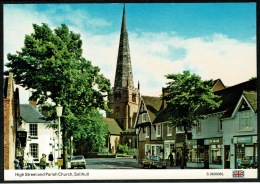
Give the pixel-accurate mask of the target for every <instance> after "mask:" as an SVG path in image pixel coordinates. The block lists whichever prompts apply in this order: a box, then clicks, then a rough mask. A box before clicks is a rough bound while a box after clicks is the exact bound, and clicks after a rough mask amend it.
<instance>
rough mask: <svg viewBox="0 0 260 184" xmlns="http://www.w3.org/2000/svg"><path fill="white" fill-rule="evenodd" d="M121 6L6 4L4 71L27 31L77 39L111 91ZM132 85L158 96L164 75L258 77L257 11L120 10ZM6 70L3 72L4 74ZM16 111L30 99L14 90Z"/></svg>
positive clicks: (155, 6)
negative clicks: (46, 30) (38, 28)
mask: <svg viewBox="0 0 260 184" xmlns="http://www.w3.org/2000/svg"><path fill="white" fill-rule="evenodd" d="M123 6H124V4H120V3H103V4H101V3H100V4H99V3H90V4H86V3H78V4H65V3H61V4H4V13H3V17H4V18H3V23H4V63H7V62H8V60H7V58H6V55H7V53H11V54H14V53H16V51H21V48H22V47H23V42H24V38H25V35H30V34H31V33H33V27H32V24H38V25H41V24H42V23H47V24H48V25H49V27H50V28H51V29H52V30H54V29H55V28H57V27H59V26H61V24H63V23H65V24H66V25H67V26H68V27H69V29H70V30H71V31H73V32H74V33H79V34H80V35H81V39H82V41H83V46H82V48H83V56H84V57H85V58H86V59H87V60H90V61H91V62H92V65H94V66H98V67H99V68H100V69H101V73H102V74H104V76H105V77H107V78H108V79H110V81H111V85H112V86H111V87H113V85H114V78H115V70H116V62H117V54H118V47H119V37H120V29H121V21H122V12H123ZM125 8H126V23H127V29H128V38H129V46H130V55H131V63H132V70H133V77H134V85H135V87H137V84H138V81H139V83H140V91H141V95H145V96H159V95H160V94H161V91H162V87H165V86H166V83H167V80H166V78H165V75H167V74H173V73H174V74H177V73H182V72H183V71H184V70H189V71H190V72H191V73H195V74H197V75H199V76H201V77H202V79H203V80H209V79H213V80H215V79H221V80H222V82H223V83H224V85H226V86H232V85H236V84H238V83H241V82H245V81H247V80H249V79H250V78H252V77H256V76H257V71H256V68H257V67H256V3H253V2H251V3H227V2H226V3H126V4H125ZM6 69H7V68H6V67H4V70H6ZM19 93H20V103H21V104H27V103H28V98H29V95H30V94H29V91H25V90H24V89H22V88H19Z"/></svg>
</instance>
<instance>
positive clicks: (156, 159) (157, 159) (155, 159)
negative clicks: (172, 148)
mask: <svg viewBox="0 0 260 184" xmlns="http://www.w3.org/2000/svg"><path fill="white" fill-rule="evenodd" d="M151 160H153V161H160V160H161V158H160V157H151Z"/></svg>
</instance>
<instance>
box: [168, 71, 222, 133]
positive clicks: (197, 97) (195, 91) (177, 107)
mask: <svg viewBox="0 0 260 184" xmlns="http://www.w3.org/2000/svg"><path fill="white" fill-rule="evenodd" d="M166 78H167V79H169V80H170V81H169V82H168V83H167V87H166V89H167V95H166V96H165V97H164V99H165V100H166V103H167V108H168V109H169V110H170V112H171V117H170V121H171V122H172V124H173V125H176V126H177V127H182V128H183V130H185V129H186V130H190V129H191V128H192V126H195V125H196V121H197V120H199V119H202V118H203V116H202V115H200V114H198V113H196V110H197V109H198V108H199V107H202V106H207V107H209V108H211V109H214V108H216V107H219V105H220V103H221V102H220V101H219V99H220V98H219V97H218V96H216V95H215V94H214V92H213V91H212V87H213V83H214V81H213V80H208V81H203V80H202V79H201V77H200V76H198V75H196V74H191V73H190V72H189V71H184V72H183V74H168V75H166Z"/></svg>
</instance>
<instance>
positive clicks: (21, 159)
mask: <svg viewBox="0 0 260 184" xmlns="http://www.w3.org/2000/svg"><path fill="white" fill-rule="evenodd" d="M16 159H18V160H19V169H23V164H24V162H23V156H22V154H21V153H20V152H18V153H17V157H16Z"/></svg>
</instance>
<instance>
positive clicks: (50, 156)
mask: <svg viewBox="0 0 260 184" xmlns="http://www.w3.org/2000/svg"><path fill="white" fill-rule="evenodd" d="M48 160H49V161H50V167H53V154H52V152H50V154H49V156H48Z"/></svg>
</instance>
